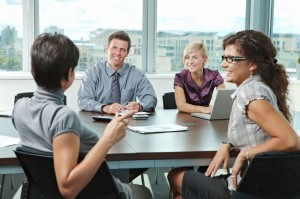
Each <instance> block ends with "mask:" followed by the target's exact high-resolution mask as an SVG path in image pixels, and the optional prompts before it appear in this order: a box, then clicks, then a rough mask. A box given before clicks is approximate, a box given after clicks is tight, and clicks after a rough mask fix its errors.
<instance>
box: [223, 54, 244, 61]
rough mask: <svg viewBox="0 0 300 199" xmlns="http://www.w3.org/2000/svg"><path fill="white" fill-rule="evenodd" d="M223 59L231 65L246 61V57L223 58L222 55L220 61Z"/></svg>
mask: <svg viewBox="0 0 300 199" xmlns="http://www.w3.org/2000/svg"><path fill="white" fill-rule="evenodd" d="M224 59H225V60H226V62H228V63H232V62H234V61H243V60H246V59H247V58H246V57H239V56H224V55H222V61H223V60H224Z"/></svg>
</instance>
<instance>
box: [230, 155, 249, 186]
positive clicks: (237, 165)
mask: <svg viewBox="0 0 300 199" xmlns="http://www.w3.org/2000/svg"><path fill="white" fill-rule="evenodd" d="M246 154H247V152H246V150H243V151H241V152H240V153H239V155H238V156H237V157H236V159H235V161H234V164H233V167H232V175H231V177H232V183H233V187H234V189H236V188H237V183H238V182H237V179H238V175H240V176H242V175H243V171H244V170H245V168H246V166H247V162H248V161H247V155H246Z"/></svg>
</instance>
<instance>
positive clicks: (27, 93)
mask: <svg viewBox="0 0 300 199" xmlns="http://www.w3.org/2000/svg"><path fill="white" fill-rule="evenodd" d="M32 96H33V92H23V93H18V94H16V95H15V99H14V104H15V103H16V102H17V101H18V100H19V99H21V98H23V97H28V98H31V97H32ZM66 104H67V96H65V95H64V105H66ZM10 176H11V185H10V186H11V189H13V188H14V178H13V174H11V175H10ZM5 177H6V174H3V175H2V179H1V184H0V187H1V190H0V199H1V197H2V192H3V186H4V182H5Z"/></svg>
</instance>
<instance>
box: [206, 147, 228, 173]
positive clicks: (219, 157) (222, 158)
mask: <svg viewBox="0 0 300 199" xmlns="http://www.w3.org/2000/svg"><path fill="white" fill-rule="evenodd" d="M229 152H230V145H229V144H222V146H221V147H220V148H219V150H218V151H217V153H216V155H215V157H214V158H213V160H212V161H211V163H210V164H209V167H208V169H207V171H206V172H205V175H206V176H211V177H214V176H215V174H216V172H217V171H218V169H219V168H220V166H221V165H223V170H224V171H227V168H228V164H229Z"/></svg>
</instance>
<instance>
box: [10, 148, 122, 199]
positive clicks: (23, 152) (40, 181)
mask: <svg viewBox="0 0 300 199" xmlns="http://www.w3.org/2000/svg"><path fill="white" fill-rule="evenodd" d="M14 152H15V154H16V156H17V158H18V160H19V162H20V165H21V166H22V168H23V170H24V173H25V175H26V177H27V180H25V181H24V183H23V188H22V193H21V198H22V199H38V198H44V199H54V198H55V199H63V197H62V195H61V194H60V192H59V189H58V185H57V182H56V177H55V171H54V163H53V156H52V153H47V152H42V151H38V150H35V149H32V148H29V147H18V148H17V149H16V150H15V151H14ZM80 157H81V158H80V160H81V159H82V158H83V157H82V156H80ZM80 160H79V161H80ZM76 198H77V199H87V198H89V199H96V198H97V199H99V198H103V199H124V198H125V195H124V193H123V192H120V191H119V190H118V188H117V186H116V184H115V181H114V178H113V176H112V175H111V173H110V170H109V168H108V166H107V164H106V162H105V161H104V162H103V163H102V165H101V167H100V168H99V170H98V171H97V173H96V175H95V176H94V178H93V179H92V180H91V181H90V182H89V183H88V184H87V186H86V187H85V188H84V189H83V190H82V191H81V192H80V193H79V194H78V196H77V197H76Z"/></svg>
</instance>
